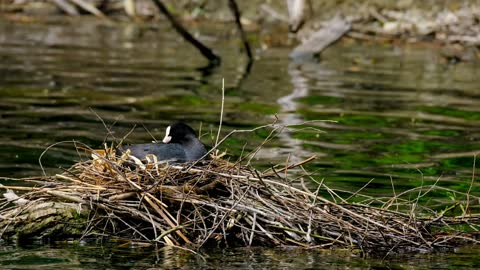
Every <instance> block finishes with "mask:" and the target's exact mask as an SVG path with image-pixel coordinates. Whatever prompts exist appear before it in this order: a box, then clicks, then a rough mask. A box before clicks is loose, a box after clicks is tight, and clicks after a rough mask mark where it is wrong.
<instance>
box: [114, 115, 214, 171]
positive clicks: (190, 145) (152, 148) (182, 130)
mask: <svg viewBox="0 0 480 270" xmlns="http://www.w3.org/2000/svg"><path fill="white" fill-rule="evenodd" d="M127 149H130V155H133V156H135V157H137V158H139V159H145V157H146V155H147V154H153V155H155V156H157V160H159V161H160V160H168V161H175V162H189V161H193V160H197V159H200V158H201V157H202V156H204V155H205V154H206V153H207V150H206V149H205V146H204V145H203V143H202V142H201V141H200V140H199V139H198V138H197V134H196V133H195V131H194V130H193V129H192V128H191V127H190V126H188V125H187V124H185V123H181V122H177V123H174V124H172V125H170V126H168V127H167V130H166V134H165V138H163V143H145V144H133V145H127V146H122V147H121V148H120V149H119V150H120V152H122V153H123V152H125V151H127Z"/></svg>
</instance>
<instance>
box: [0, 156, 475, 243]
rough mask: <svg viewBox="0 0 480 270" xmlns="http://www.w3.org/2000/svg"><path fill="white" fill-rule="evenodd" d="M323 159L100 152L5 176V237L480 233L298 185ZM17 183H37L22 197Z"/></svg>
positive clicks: (401, 239) (386, 237)
mask: <svg viewBox="0 0 480 270" xmlns="http://www.w3.org/2000/svg"><path fill="white" fill-rule="evenodd" d="M313 159H314V158H313V157H312V158H310V159H308V160H305V161H304V162H302V163H299V164H293V165H291V166H288V167H284V168H281V169H277V170H274V169H271V170H270V171H267V172H259V171H257V170H255V169H254V168H251V167H248V166H242V165H239V164H236V163H230V162H228V161H226V160H223V159H221V158H212V159H210V160H204V161H199V162H196V163H190V164H188V163H187V164H165V163H158V162H155V160H150V162H148V163H146V164H144V163H139V162H138V160H137V162H136V163H135V164H131V163H129V162H130V161H129V160H131V159H130V158H129V157H128V154H126V155H124V156H123V157H122V158H118V157H115V155H112V154H111V153H110V154H108V155H104V156H102V155H98V154H94V158H93V159H91V160H88V161H84V162H80V163H77V164H75V165H74V166H72V167H71V168H70V169H68V170H67V171H65V172H64V173H63V174H58V175H55V176H51V177H46V178H45V177H43V178H29V179H22V180H24V181H29V182H34V183H36V187H24V186H9V187H5V186H4V188H5V189H7V188H8V190H10V191H9V192H7V193H5V196H6V197H7V198H9V202H5V203H3V205H1V206H0V229H1V231H0V233H1V237H2V238H3V239H9V238H11V237H13V236H16V237H32V236H35V237H42V238H45V237H49V238H52V237H54V238H65V237H80V238H92V237H93V238H98V237H119V238H122V239H127V240H130V241H133V242H146V243H150V244H151V243H157V244H163V245H174V246H182V247H186V248H194V249H195V248H199V247H202V246H205V245H220V246H252V245H256V246H279V245H294V246H301V247H317V248H331V247H339V248H350V249H352V248H353V249H360V250H362V251H364V252H380V251H386V252H393V251H400V250H407V251H419V250H422V251H431V250H434V249H435V248H438V247H449V246H455V245H458V243H459V240H462V241H463V240H468V241H473V242H475V240H474V238H473V236H472V235H465V234H445V233H442V234H439V233H437V234H435V233H433V230H432V228H434V227H441V226H448V225H449V224H450V225H451V224H453V223H462V222H463V223H465V222H472V220H474V218H471V219H469V220H467V219H465V218H463V219H461V220H460V219H449V220H447V219H446V218H444V217H443V216H436V217H432V218H419V217H416V216H415V215H414V214H413V213H402V212H399V211H392V210H389V209H388V208H387V207H383V208H382V207H374V206H372V205H369V204H355V203H346V202H345V201H341V202H340V203H337V202H335V201H333V200H327V199H326V198H325V197H323V196H321V195H320V194H322V192H323V191H325V190H329V189H328V187H327V186H325V185H323V184H322V183H319V184H318V187H317V188H316V189H314V190H310V189H308V188H307V187H306V186H307V185H305V183H304V182H303V180H302V181H298V180H297V181H293V182H295V183H296V185H295V186H294V185H292V179H290V178H291V177H290V176H289V173H288V172H289V170H291V169H292V168H293V167H296V166H301V165H302V164H303V163H306V162H309V161H311V160H313ZM134 160H135V159H134ZM297 179H303V178H302V177H300V178H298V175H297ZM299 182H300V183H299ZM15 189H17V190H26V191H27V192H26V193H24V194H22V195H21V197H18V196H16V195H14V193H13V192H12V191H11V190H15ZM12 193H13V194H12ZM7 194H10V195H7ZM15 196H16V197H15ZM12 202H15V204H12ZM475 221H476V220H475Z"/></svg>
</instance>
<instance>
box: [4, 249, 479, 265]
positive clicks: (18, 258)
mask: <svg viewBox="0 0 480 270" xmlns="http://www.w3.org/2000/svg"><path fill="white" fill-rule="evenodd" d="M478 254H480V252H479V250H478V248H475V247H465V248H462V249H459V250H457V251H455V253H454V254H434V255H425V254H424V255H414V256H409V257H408V258H407V257H405V256H402V255H399V256H396V257H390V258H387V259H385V258H383V259H382V258H370V259H364V258H362V257H361V256H358V255H356V254H355V253H352V252H351V251H346V250H345V251H329V250H324V251H318V250H305V249H299V248H289V247H285V248H275V249H272V248H236V249H219V248H212V249H209V250H208V251H203V252H200V253H198V254H195V253H192V252H189V251H187V250H183V249H178V248H174V247H161V248H151V247H150V248H140V247H128V246H125V245H122V244H118V245H106V246H99V245H77V244H55V245H52V246H49V247H46V246H30V247H22V248H18V247H3V248H2V249H1V250H0V266H1V267H2V268H8V269H26V268H28V269H58V268H62V269H405V268H408V269H426V268H428V269H433V268H434V269H474V268H476V267H478V266H479V265H478V258H477V257H478Z"/></svg>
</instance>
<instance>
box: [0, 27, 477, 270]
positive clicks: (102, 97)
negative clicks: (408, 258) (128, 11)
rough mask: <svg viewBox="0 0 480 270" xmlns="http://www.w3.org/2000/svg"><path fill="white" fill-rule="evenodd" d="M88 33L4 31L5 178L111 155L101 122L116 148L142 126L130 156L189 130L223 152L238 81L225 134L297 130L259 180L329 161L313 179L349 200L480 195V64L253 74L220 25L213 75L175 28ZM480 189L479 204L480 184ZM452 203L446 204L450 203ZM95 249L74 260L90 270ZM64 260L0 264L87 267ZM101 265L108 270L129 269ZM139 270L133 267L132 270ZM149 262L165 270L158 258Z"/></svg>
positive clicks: (382, 47) (359, 52)
mask: <svg viewBox="0 0 480 270" xmlns="http://www.w3.org/2000/svg"><path fill="white" fill-rule="evenodd" d="M78 20H82V19H67V20H65V19H63V20H58V21H55V20H54V21H43V22H42V21H38V22H30V23H29V22H24V23H19V22H11V21H2V23H0V46H1V47H2V50H0V59H1V60H2V61H0V74H1V76H0V96H1V98H0V133H1V134H2V135H1V136H0V176H2V177H22V176H32V175H39V174H41V170H40V168H39V165H38V158H39V156H40V154H41V153H42V152H43V151H44V150H45V149H46V148H47V147H48V146H49V145H52V144H54V143H57V142H61V141H72V140H75V141H79V142H82V143H85V144H87V145H90V146H92V147H100V146H101V145H102V142H104V141H105V140H107V141H109V142H110V141H112V140H115V139H114V138H107V136H106V135H107V131H106V129H105V127H104V126H103V124H102V122H101V121H99V119H98V118H97V116H96V115H95V113H96V114H98V115H99V116H100V117H101V118H102V119H103V120H104V121H105V122H106V124H107V125H109V126H113V127H112V131H113V132H114V133H113V134H114V136H115V138H116V139H120V138H122V137H124V136H125V135H126V134H128V133H129V132H130V130H131V129H132V127H134V126H135V125H136V126H137V127H140V128H136V129H135V130H134V132H132V134H130V135H129V136H128V138H127V141H126V143H133V142H147V141H151V140H152V138H151V137H150V135H149V134H148V133H147V132H145V131H144V129H143V128H141V127H142V125H145V127H146V128H147V129H148V130H149V131H150V132H151V133H152V134H153V135H154V136H155V137H156V138H160V137H162V136H163V129H164V128H165V127H166V126H167V125H168V123H170V122H171V121H175V120H184V121H187V122H188V123H190V124H191V125H192V126H193V127H195V129H197V130H200V129H201V131H200V133H201V134H202V140H203V141H204V142H205V143H206V144H210V145H212V144H213V142H214V140H215V134H216V128H217V124H218V119H219V112H220V107H221V104H220V102H221V81H222V78H225V83H226V87H225V89H226V93H225V95H226V103H225V112H224V126H223V134H227V133H228V132H229V131H231V130H233V129H250V128H253V127H257V126H260V125H264V124H268V123H272V122H274V119H275V117H277V118H278V124H282V125H289V126H290V127H289V128H288V129H286V130H284V132H283V133H281V134H279V135H278V136H277V137H276V138H275V139H274V140H272V141H270V142H269V143H268V144H267V145H265V146H264V147H263V148H262V149H261V151H259V152H258V153H257V154H256V156H255V158H253V159H252V162H253V163H254V165H256V166H257V167H258V168H261V169H263V168H267V167H270V166H271V165H272V164H277V163H285V162H286V160H287V159H288V160H289V161H290V162H295V161H298V160H302V159H305V158H307V157H309V156H311V155H316V156H317V157H318V158H317V159H316V160H315V161H314V162H312V163H310V164H307V165H306V166H305V167H306V169H307V170H308V171H310V172H313V175H312V177H313V178H314V179H315V180H318V181H321V180H322V179H324V180H325V183H327V184H328V185H329V186H330V187H334V188H338V189H345V190H349V191H354V190H357V189H359V188H361V187H362V186H363V185H364V184H365V183H366V182H368V181H370V180H371V179H373V180H372V183H371V185H370V187H371V188H367V189H365V190H364V192H365V193H367V194H372V195H378V196H380V195H386V196H388V195H391V194H392V186H393V187H394V188H395V190H396V191H397V192H399V191H401V190H405V189H408V188H412V187H419V186H422V185H428V184H432V183H434V182H435V181H437V180H439V182H438V184H439V185H442V186H445V187H448V188H452V189H455V190H460V191H466V190H467V189H468V188H469V185H470V181H471V177H472V168H473V161H474V158H473V156H474V155H475V154H476V153H478V152H479V151H480V145H479V138H480V128H479V127H480V125H479V124H480V109H479V108H480V92H478V85H480V77H479V76H478V75H477V73H478V68H479V65H478V63H477V62H467V63H463V62H461V63H458V64H456V65H452V64H449V63H448V62H446V61H444V60H443V59H442V58H441V57H440V54H439V52H438V51H436V50H432V49H431V48H423V47H421V46H417V45H403V46H396V45H392V44H366V43H357V42H355V41H352V40H348V39H346V40H343V41H342V42H340V43H338V44H337V45H336V46H335V47H332V48H329V49H328V50H327V51H325V53H324V54H323V55H322V59H321V61H317V62H315V61H312V62H306V63H301V64H298V63H290V60H289V59H288V53H289V51H290V48H284V47H271V48H269V49H267V50H264V51H259V52H258V54H259V59H258V60H257V61H256V62H255V63H254V64H253V65H250V66H249V65H246V60H245V58H244V57H243V56H242V55H241V54H240V52H239V47H238V41H237V40H236V36H231V35H232V33H231V31H230V30H229V28H228V26H220V25H216V26H215V27H214V28H213V29H199V32H201V33H207V34H204V36H201V38H202V39H203V40H206V41H207V43H209V44H210V45H211V46H212V47H214V48H215V50H217V51H218V53H219V54H220V55H222V58H223V61H222V65H221V66H219V67H212V66H207V62H206V61H205V60H204V59H202V58H201V57H200V56H199V55H198V54H197V52H196V51H195V50H194V49H193V48H191V47H190V46H189V45H188V44H185V43H184V42H182V41H181V39H180V38H179V37H178V36H176V34H175V33H172V32H171V31H170V30H169V29H168V28H167V26H166V25H163V24H161V25H159V26H150V25H140V24H138V25H136V24H122V23H118V24H114V25H113V24H109V23H105V22H101V21H96V20H88V21H87V20H84V19H83V20H82V21H81V22H79V21H78ZM208 33H212V34H208ZM219 37H222V38H219ZM259 42H262V41H261V37H260V41H259ZM92 110H93V111H95V113H92ZM275 115H276V116H275ZM318 120H328V121H318ZM269 133H270V130H268V129H261V130H258V131H256V132H255V133H252V134H238V135H235V136H232V137H230V138H229V139H227V140H226V143H225V144H224V145H223V147H224V148H225V149H228V152H229V154H230V155H231V158H232V159H236V158H238V157H239V156H241V155H242V153H245V152H250V151H252V150H253V149H255V147H257V146H258V145H260V144H261V143H262V142H263V140H264V139H265V138H267V137H268V136H269ZM106 138H107V139H106ZM82 158H86V157H85V155H83V154H79V153H78V152H77V151H76V150H75V148H74V147H73V145H72V143H69V144H67V143H65V144H60V145H58V146H56V147H54V148H52V149H50V150H49V151H48V152H47V153H46V154H45V155H44V158H43V160H42V163H43V165H44V166H45V167H46V168H47V172H48V173H55V172H58V171H61V170H58V169H57V168H58V167H59V166H61V167H63V168H66V167H68V166H70V165H71V164H72V162H74V161H77V160H80V159H82ZM293 173H295V172H294V171H293ZM312 186H315V184H314V183H313V182H312ZM473 187H474V188H473V189H472V190H473V191H474V194H473V195H475V196H478V194H477V190H478V184H477V183H474V186H473ZM447 193H448V192H446V193H445V194H438V196H439V197H440V198H445V197H447V195H448V194H447ZM432 203H438V201H434V200H433V202H432ZM439 205H440V206H439V209H441V207H442V204H439ZM472 207H476V206H473V205H472ZM96 248H97V247H94V248H90V247H88V248H87V247H80V248H78V249H75V248H73V249H70V248H66V250H69V252H72V253H73V254H76V255H72V256H74V257H75V256H78V257H79V258H81V259H79V260H86V261H88V260H89V257H91V255H92V254H96V252H97V251H98V250H92V249H96ZM62 251H63V248H59V249H56V248H52V249H48V248H47V249H42V248H40V249H39V250H38V252H40V253H38V254H40V255H38V254H37V253H36V252H37V250H36V249H34V250H32V249H27V250H22V249H17V248H11V249H9V248H5V249H4V252H3V253H2V254H1V255H0V258H1V259H0V261H3V262H4V263H8V262H11V263H12V264H13V265H22V264H27V265H28V264H29V262H31V261H36V260H37V259H38V258H40V257H42V258H43V257H45V258H49V257H48V256H47V255H45V254H48V253H51V254H53V255H52V256H53V257H54V258H56V259H52V261H51V263H53V264H57V263H58V265H57V266H60V265H63V264H65V265H70V266H72V265H75V267H76V266H78V264H77V263H78V262H77V261H74V260H73V259H71V258H64V257H62V256H63V255H61V253H62ZM116 252H117V251H115V252H113V253H115V254H116ZM135 252H136V251H135ZM177 252H179V251H175V255H173V257H168V256H167V257H168V258H169V259H173V261H174V264H175V265H181V266H184V265H189V264H191V265H193V266H198V267H204V268H208V267H215V268H225V269H228V268H227V267H226V266H227V263H225V262H228V263H231V264H232V265H236V266H239V267H240V266H241V267H251V268H259V267H275V268H289V267H290V266H292V265H295V264H296V263H298V265H304V264H303V263H305V262H307V264H308V265H311V267H323V266H324V265H323V264H322V263H323V262H329V263H337V266H339V265H348V266H350V268H355V267H357V268H362V269H363V268H365V267H367V268H375V267H376V266H377V265H380V266H384V264H382V263H381V262H377V261H372V262H369V261H363V260H360V259H358V258H356V257H355V256H353V257H351V256H350V255H349V256H343V255H342V256H338V255H335V254H334V255H325V253H324V252H320V253H318V252H309V251H304V250H302V251H298V253H299V254H298V256H291V254H292V253H295V254H296V252H297V251H285V250H277V249H275V250H271V249H247V250H240V251H238V250H233V251H232V250H230V251H211V252H210V251H209V252H206V254H207V256H209V260H208V262H209V263H211V265H205V264H202V263H200V262H199V260H198V258H196V257H192V255H191V254H190V255H181V256H180V255H178V253H177ZM12 254H13V255H12ZM15 254H16V255H15ZM28 254H30V255H28ZM79 254H84V255H79ZM150 254H151V252H150V253H148V254H147V255H146V257H148V256H151V255H150ZM217 255H218V256H219V257H218V258H217V257H216V256H217ZM29 256H33V257H29ZM35 256H36V257H35ZM108 256H109V255H106V257H108ZM129 256H130V255H126V257H127V258H130V257H129ZM329 256H333V257H329ZM454 256H458V257H455V258H461V256H460V255H454ZM462 256H463V255H462ZM57 257H58V258H57ZM100 257H101V258H100V259H99V260H100V261H102V263H105V265H108V266H109V267H113V268H115V267H117V266H114V264H113V263H112V262H111V261H107V262H105V261H103V260H104V259H105V258H104V257H103V255H101V256H100ZM444 257H448V255H445V256H444ZM7 258H8V260H5V259H7ZM15 258H17V259H15ZM31 258H33V259H31ZM35 258H37V259H35ZM57 259H58V260H57ZM357 259H358V260H357ZM437 259H438V258H437V257H419V258H418V261H420V264H418V265H416V264H415V263H413V264H415V265H413V264H407V265H404V263H403V262H402V263H400V262H399V263H396V264H394V265H393V268H402V267H413V268H415V267H419V268H420V266H419V265H421V264H422V263H425V265H428V264H429V263H432V262H436V261H435V260H437ZM92 260H93V263H92V265H88V264H82V263H80V265H81V266H79V267H84V268H85V269H89V268H95V267H98V265H97V264H96V263H97V262H96V260H97V259H92ZM289 260H290V261H291V264H289ZM438 260H440V261H441V259H438ZM135 261H137V260H136V259H132V260H131V261H129V262H131V263H132V267H134V266H133V264H134V263H135ZM147 261H148V262H149V263H150V264H152V262H151V258H148V259H147ZM222 261H225V262H222ZM299 261H300V262H299ZM49 263H50V262H46V265H49ZM438 265H439V267H440V268H445V269H447V268H448V267H446V266H445V267H444V266H443V264H442V263H441V262H440V263H439V264H438ZM458 265H459V266H460V267H464V269H467V268H466V267H467V266H464V265H463V264H461V263H459V264H458ZM42 267H44V268H45V267H46V268H45V269H47V268H48V266H42ZM339 267H343V266H339ZM38 268H41V267H38ZM173 268H174V267H173ZM192 268H193V267H192ZM292 268H293V267H292ZM295 268H298V267H295ZM458 269H462V268H458Z"/></svg>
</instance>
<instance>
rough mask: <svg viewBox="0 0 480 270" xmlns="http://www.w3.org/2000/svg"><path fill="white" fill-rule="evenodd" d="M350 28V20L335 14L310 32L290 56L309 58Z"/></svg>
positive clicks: (297, 58)
mask: <svg viewBox="0 0 480 270" xmlns="http://www.w3.org/2000/svg"><path fill="white" fill-rule="evenodd" d="M350 28H351V25H350V22H348V21H347V20H345V19H343V18H342V17H340V16H338V15H337V16H335V17H334V18H333V19H331V20H329V21H327V22H326V23H325V26H324V27H322V28H321V29H320V30H318V31H317V32H314V33H313V34H311V35H310V37H309V38H308V39H307V40H306V41H305V42H303V43H302V44H300V45H298V46H297V47H295V49H293V51H292V52H291V53H290V57H291V58H293V59H295V60H300V59H308V58H311V57H313V56H315V55H317V54H319V53H320V52H322V51H323V50H324V49H325V48H327V47H328V46H330V45H331V44H333V43H334V42H335V41H337V40H339V39H340V38H341V37H342V36H343V35H345V34H346V33H347V32H348V31H350Z"/></svg>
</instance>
